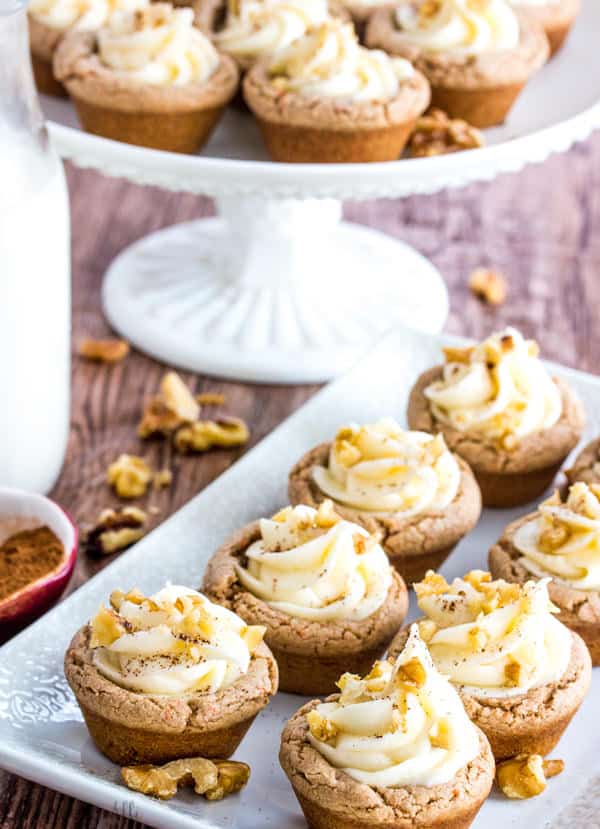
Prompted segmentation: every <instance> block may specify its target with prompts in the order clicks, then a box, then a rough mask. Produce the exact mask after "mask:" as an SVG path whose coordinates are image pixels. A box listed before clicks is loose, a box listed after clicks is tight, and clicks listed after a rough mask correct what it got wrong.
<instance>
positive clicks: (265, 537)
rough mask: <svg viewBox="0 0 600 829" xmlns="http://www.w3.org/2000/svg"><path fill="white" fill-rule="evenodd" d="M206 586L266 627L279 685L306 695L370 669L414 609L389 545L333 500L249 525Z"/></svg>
mask: <svg viewBox="0 0 600 829" xmlns="http://www.w3.org/2000/svg"><path fill="white" fill-rule="evenodd" d="M334 562H335V566H334ZM203 590H204V591H205V592H206V594H207V595H208V596H209V597H210V598H211V600H212V601H214V602H216V603H218V604H221V605H223V606H224V607H226V608H228V609H230V610H232V611H233V612H234V613H236V614H238V615H239V616H241V618H242V619H244V620H245V621H246V622H247V623H248V624H250V625H261V626H263V627H265V628H266V632H265V642H266V643H267V644H268V646H269V648H270V649H271V650H272V652H273V655H274V656H275V659H276V660H277V664H278V667H279V688H280V690H281V691H287V692H289V693H296V694H305V695H313V694H328V693H331V692H332V691H334V690H335V687H336V682H337V680H338V679H339V677H340V675H341V674H342V673H343V672H344V670H345V668H348V669H350V670H352V671H353V672H355V673H360V672H361V671H362V672H363V673H364V672H365V671H366V670H369V668H370V666H371V665H372V663H373V662H374V661H375V660H376V659H378V658H379V657H380V656H381V655H382V654H383V653H384V652H385V650H386V648H387V647H388V645H389V643H390V641H391V640H392V638H393V636H394V634H395V633H396V632H397V631H398V629H399V627H400V626H401V624H402V622H403V620H404V618H405V616H406V613H407V610H408V595H407V590H406V585H405V584H404V581H403V580H402V579H401V578H400V576H399V575H398V574H397V573H396V572H395V571H394V570H393V569H392V568H391V567H390V566H389V563H388V562H387V560H386V557H385V554H384V553H383V551H382V550H381V547H379V545H378V544H377V543H376V541H375V540H374V539H372V538H370V537H369V535H368V533H367V532H366V531H365V530H363V529H362V528H361V527H358V526H356V525H352V524H350V523H349V522H347V521H341V520H340V518H339V517H338V516H336V515H335V514H334V513H333V511H332V510H331V504H330V503H329V504H324V505H323V506H322V507H321V508H320V509H319V510H313V509H311V508H309V507H296V508H294V509H292V508H291V507H288V508H286V509H284V510H282V511H281V512H280V513H278V514H277V515H275V516H274V517H273V519H272V520H270V521H266V520H263V521H260V522H255V523H253V524H250V525H248V526H247V527H244V528H242V529H241V530H240V531H239V532H238V533H236V534H235V535H234V536H233V537H232V538H231V539H230V540H229V541H228V542H227V543H226V544H224V545H223V546H222V547H221V548H220V549H219V550H218V551H217V552H216V553H215V554H214V556H213V557H212V558H211V560H210V561H209V563H208V566H207V568H206V572H205V575H204V582H203ZM259 620H260V621H259Z"/></svg>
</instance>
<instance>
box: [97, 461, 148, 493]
mask: <svg viewBox="0 0 600 829" xmlns="http://www.w3.org/2000/svg"><path fill="white" fill-rule="evenodd" d="M152 476H153V473H152V470H151V469H150V467H149V466H148V464H147V463H146V461H145V460H144V459H143V458H139V457H137V455H126V454H123V455H119V457H118V458H117V460H116V461H114V462H113V463H111V465H110V466H109V467H108V469H107V471H106V480H107V482H108V484H109V485H110V486H112V487H113V489H114V490H115V492H116V493H117V495H118V496H119V498H140V497H141V496H142V495H145V494H146V490H147V489H148V485H149V484H150V482H151V481H152Z"/></svg>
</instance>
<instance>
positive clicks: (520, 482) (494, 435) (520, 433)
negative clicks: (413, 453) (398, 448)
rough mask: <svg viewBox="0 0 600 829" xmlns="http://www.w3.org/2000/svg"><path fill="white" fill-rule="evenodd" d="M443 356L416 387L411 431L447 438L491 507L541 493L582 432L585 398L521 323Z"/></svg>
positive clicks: (412, 397)
mask: <svg viewBox="0 0 600 829" xmlns="http://www.w3.org/2000/svg"><path fill="white" fill-rule="evenodd" d="M444 354H445V357H446V363H445V364H444V365H441V366H436V367H434V368H432V369H429V370H428V371H426V372H425V373H424V374H422V375H421V376H420V377H419V379H418V380H417V382H416V383H415V386H414V387H413V389H412V391H411V394H410V399H409V404H408V423H409V425H410V427H411V429H418V430H420V431H423V432H432V433H439V432H441V433H442V434H443V435H444V438H445V440H446V443H447V445H448V447H449V448H450V449H451V450H452V451H453V452H456V453H457V454H458V455H460V456H461V457H462V458H464V459H465V460H466V461H467V463H468V464H469V466H470V467H471V469H472V470H473V472H474V474H475V477H476V478H477V482H478V483H479V486H480V488H481V494H482V497H483V504H484V506H486V507H515V506H519V505H521V504H526V503H528V502H530V501H532V500H534V499H535V498H538V497H539V496H540V495H541V494H542V493H543V492H544V490H546V489H547V488H548V487H549V486H550V484H551V483H552V481H553V480H554V478H555V476H556V474H557V472H558V470H559V469H560V467H561V465H562V464H563V462H564V460H565V458H566V457H567V455H568V454H569V452H570V451H571V450H572V449H573V447H574V446H575V445H576V444H577V442H578V441H579V439H580V437H581V433H582V431H583V426H584V423H585V417H584V413H583V407H582V405H581V402H580V401H579V398H578V397H577V396H576V394H575V392H574V391H572V389H571V388H570V387H569V386H568V385H567V383H565V382H564V381H563V380H561V379H560V378H558V377H551V376H550V375H549V374H548V372H547V370H546V369H545V367H544V366H543V364H542V363H541V361H540V360H539V359H538V347H537V344H536V343H535V342H533V341H532V340H525V339H524V338H523V336H522V335H521V334H520V333H519V332H518V331H517V330H515V329H514V328H507V329H506V330H504V331H501V332H499V333H497V334H492V335H491V336H490V337H488V339H487V340H484V342H482V343H479V344H478V345H476V346H471V347H468V348H446V349H444Z"/></svg>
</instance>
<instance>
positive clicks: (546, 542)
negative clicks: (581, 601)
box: [513, 482, 600, 590]
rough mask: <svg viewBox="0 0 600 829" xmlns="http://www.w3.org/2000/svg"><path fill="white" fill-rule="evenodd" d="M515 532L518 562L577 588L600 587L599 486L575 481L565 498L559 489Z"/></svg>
mask: <svg viewBox="0 0 600 829" xmlns="http://www.w3.org/2000/svg"><path fill="white" fill-rule="evenodd" d="M538 513H539V514H538V515H537V516H536V518H534V519H532V520H531V521H527V522H526V523H525V524H522V525H521V526H520V527H519V528H518V530H517V531H516V532H515V534H514V537H513V544H514V546H515V547H516V548H517V550H518V551H519V552H520V553H521V558H519V563H520V564H522V565H523V567H525V568H526V569H527V570H528V571H529V572H530V573H533V575H534V576H538V577H540V578H542V577H544V576H551V577H552V578H553V579H554V580H555V581H558V582H561V583H562V584H566V585H568V586H569V587H574V588H576V589H577V590H600V487H599V486H597V485H594V484H592V485H591V486H588V485H587V484H584V483H581V482H580V483H576V484H573V486H572V487H571V488H570V489H569V494H568V496H567V499H566V501H565V502H563V501H562V499H561V497H560V495H559V493H558V492H555V493H554V495H553V496H552V497H551V498H549V499H548V500H547V501H544V502H543V503H542V504H540V506H539V507H538Z"/></svg>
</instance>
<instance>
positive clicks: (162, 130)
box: [54, 3, 238, 153]
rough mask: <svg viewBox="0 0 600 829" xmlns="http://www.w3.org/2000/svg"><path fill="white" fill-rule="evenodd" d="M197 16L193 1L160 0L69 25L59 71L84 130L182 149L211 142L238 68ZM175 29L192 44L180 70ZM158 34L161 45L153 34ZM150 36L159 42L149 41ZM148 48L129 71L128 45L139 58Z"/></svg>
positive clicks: (56, 70) (59, 56) (235, 84)
mask: <svg viewBox="0 0 600 829" xmlns="http://www.w3.org/2000/svg"><path fill="white" fill-rule="evenodd" d="M182 16H185V20H184V19H183V17H182ZM192 19H193V12H192V10H191V9H187V8H180V9H174V8H173V7H172V6H171V5H170V4H167V3H155V4H153V5H151V6H150V7H149V8H148V9H145V10H142V11H138V12H133V13H131V14H130V15H129V16H128V17H127V18H123V17H120V18H119V20H118V21H116V20H115V19H114V18H113V24H112V27H111V28H107V29H102V30H99V31H98V32H94V33H79V32H75V33H71V34H69V35H67V36H66V37H65V38H64V39H63V40H62V41H61V43H60V45H59V47H58V49H57V51H56V55H55V58H54V73H55V75H56V77H57V78H58V79H59V80H60V81H61V82H62V83H63V84H64V86H65V87H66V89H67V91H68V93H69V95H70V96H71V99H72V100H73V103H74V105H75V109H76V111H77V114H78V116H79V120H80V121H81V124H82V126H83V128H84V129H85V130H86V131H87V132H91V133H93V134H95V135H100V136H102V137H104V138H110V139H113V140H114V141H124V142H125V143H128V144H136V145H138V146H143V147H150V148H152V149H157V150H167V151H170V152H178V153H193V152H196V151H197V150H198V149H200V148H201V147H202V146H203V145H204V144H205V143H206V141H207V140H208V138H209V137H210V134H211V132H212V130H213V129H214V127H215V125H216V123H217V121H218V120H219V118H220V117H221V114H222V113H223V110H224V108H225V106H226V105H227V103H228V102H229V101H230V100H231V99H232V98H233V96H234V95H235V92H236V90H237V87H238V70H237V67H236V65H235V63H234V61H233V60H232V59H231V58H229V57H228V56H227V55H221V54H219V53H218V52H217V51H216V50H215V49H214V47H213V46H212V44H211V43H210V41H209V40H208V39H207V38H206V37H205V36H204V35H203V34H202V33H201V32H200V30H199V29H197V28H195V27H193V26H192ZM182 21H183V22H182ZM176 30H179V32H181V31H182V30H185V31H186V34H187V37H186V36H184V35H183V33H181V34H180V35H179V37H180V40H181V41H182V49H183V47H184V46H186V48H187V50H188V52H189V54H188V64H187V65H186V68H185V69H181V67H179V69H180V71H181V74H180V75H179V76H177V77H175V76H174V75H173V73H172V67H171V66H170V63H169V61H170V58H169V55H168V48H169V40H168V35H169V33H172V32H175V31H176ZM160 36H162V37H163V39H164V52H161V48H160V46H159V45H158V44H157V42H156V41H158V39H159V37H160ZM147 39H149V40H148V43H149V44H152V40H155V42H154V43H153V44H152V45H148V46H147V47H146V46H145V41H147ZM184 41H185V42H184ZM144 50H146V51H147V52H148V55H147V62H146V63H145V64H143V65H141V66H139V68H138V69H136V70H131V71H129V70H128V69H127V68H124V67H127V65H128V60H129V58H128V56H129V55H130V53H133V54H136V56H137V59H138V60H139V55H138V54H137V53H138V52H139V51H142V53H143V52H144ZM184 53H186V52H185V50H184ZM190 55H193V60H192V57H190ZM182 63H183V64H185V61H182Z"/></svg>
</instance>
